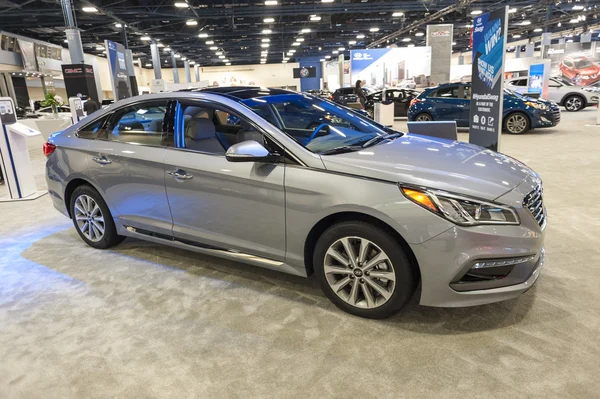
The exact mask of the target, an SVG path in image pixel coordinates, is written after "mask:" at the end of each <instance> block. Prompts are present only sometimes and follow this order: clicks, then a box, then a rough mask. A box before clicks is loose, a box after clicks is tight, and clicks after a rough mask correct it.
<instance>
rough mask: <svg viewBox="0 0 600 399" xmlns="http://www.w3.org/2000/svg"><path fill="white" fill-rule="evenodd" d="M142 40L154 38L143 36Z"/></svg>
mask: <svg viewBox="0 0 600 399" xmlns="http://www.w3.org/2000/svg"><path fill="white" fill-rule="evenodd" d="M140 40H152V38H151V37H150V36H142V37H140Z"/></svg>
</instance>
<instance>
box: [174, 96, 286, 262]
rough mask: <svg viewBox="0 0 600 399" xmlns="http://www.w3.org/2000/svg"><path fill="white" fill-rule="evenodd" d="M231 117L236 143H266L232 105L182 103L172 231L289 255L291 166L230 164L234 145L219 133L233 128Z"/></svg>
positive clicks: (193, 240) (277, 256) (188, 238)
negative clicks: (228, 153) (287, 220)
mask: <svg viewBox="0 0 600 399" xmlns="http://www.w3.org/2000/svg"><path fill="white" fill-rule="evenodd" d="M223 114H228V116H227V117H224V116H223ZM217 115H221V116H220V117H217ZM224 120H225V121H228V120H236V123H237V124H236V126H235V127H236V128H237V131H238V132H237V138H238V140H237V141H246V140H248V139H254V140H255V141H263V135H262V133H261V132H259V130H258V128H257V126H256V125H254V124H253V123H252V122H250V121H248V120H246V119H245V118H244V117H241V116H239V114H236V113H235V112H234V111H233V110H231V109H229V108H227V107H224V106H220V105H216V104H215V103H214V102H210V103H209V102H206V101H201V100H198V101H195V102H194V101H189V102H181V103H178V106H177V112H176V113H175V127H176V128H175V137H176V139H175V141H176V148H169V149H167V151H166V154H165V179H166V180H165V181H166V191H167V196H168V201H169V206H170V208H171V213H172V215H173V235H174V236H175V237H176V238H177V239H179V240H182V241H185V242H188V243H190V244H192V245H200V246H210V247H216V248H220V249H226V250H233V251H242V252H245V253H248V254H253V255H258V256H262V257H266V258H269V259H273V260H284V258H285V192H284V172H285V165H284V164H283V163H255V162H229V161H227V159H226V158H225V151H226V150H227V148H228V143H224V142H222V141H221V140H219V134H220V132H221V131H223V130H225V128H231V126H223V121H224Z"/></svg>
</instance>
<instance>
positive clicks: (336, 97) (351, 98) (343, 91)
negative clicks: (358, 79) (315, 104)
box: [330, 87, 358, 105]
mask: <svg viewBox="0 0 600 399" xmlns="http://www.w3.org/2000/svg"><path fill="white" fill-rule="evenodd" d="M330 100H333V101H334V102H336V103H338V104H342V105H346V104H348V103H355V102H358V96H357V95H356V94H354V87H340V88H339V89H337V90H336V91H334V92H333V93H332V94H331V97H330Z"/></svg>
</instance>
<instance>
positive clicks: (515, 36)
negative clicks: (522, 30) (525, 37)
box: [513, 33, 521, 39]
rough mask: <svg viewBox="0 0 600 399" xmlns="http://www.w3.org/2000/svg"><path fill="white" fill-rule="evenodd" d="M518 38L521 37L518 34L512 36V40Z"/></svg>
mask: <svg viewBox="0 0 600 399" xmlns="http://www.w3.org/2000/svg"><path fill="white" fill-rule="evenodd" d="M520 37H521V35H519V34H518V33H517V34H516V35H513V38H514V39H518V38H520Z"/></svg>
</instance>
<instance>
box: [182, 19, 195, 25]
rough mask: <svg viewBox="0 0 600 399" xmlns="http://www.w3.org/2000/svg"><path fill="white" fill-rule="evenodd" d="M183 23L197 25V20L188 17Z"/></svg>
mask: <svg viewBox="0 0 600 399" xmlns="http://www.w3.org/2000/svg"><path fill="white" fill-rule="evenodd" d="M185 24H186V25H188V26H196V25H198V21H195V20H193V19H190V20H189V21H185Z"/></svg>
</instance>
